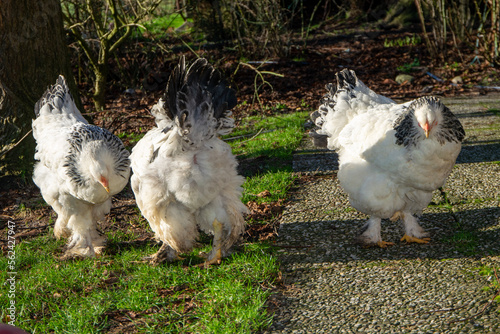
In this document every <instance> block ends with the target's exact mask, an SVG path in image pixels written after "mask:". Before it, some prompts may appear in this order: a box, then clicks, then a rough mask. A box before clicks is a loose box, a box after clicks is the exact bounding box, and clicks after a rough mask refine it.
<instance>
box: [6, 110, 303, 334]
mask: <svg viewBox="0 0 500 334" xmlns="http://www.w3.org/2000/svg"><path fill="white" fill-rule="evenodd" d="M306 118H307V113H305V112H303V113H298V114H289V115H278V116H276V117H271V118H266V119H263V118H249V119H244V120H243V121H242V124H243V126H242V127H241V128H239V129H238V130H237V131H236V135H248V134H253V133H255V132H258V131H260V129H262V132H264V130H268V131H269V130H270V131H272V132H269V133H266V134H262V136H263V137H261V138H260V135H259V136H256V137H255V138H251V137H252V136H251V137H245V138H244V139H241V140H240V139H239V140H233V141H230V144H231V145H232V146H233V147H234V150H235V151H236V152H239V154H240V157H245V158H247V157H254V158H258V157H265V158H266V159H267V158H269V157H271V158H270V159H271V160H270V161H269V162H268V163H266V166H267V167H266V168H265V169H264V170H263V172H261V173H257V174H255V175H252V176H251V177H248V178H247V179H246V182H245V184H244V185H243V187H244V196H243V198H242V200H243V201H244V202H247V201H250V200H252V201H259V202H262V201H267V202H272V201H277V200H280V199H283V198H286V196H287V190H288V189H289V188H290V186H291V185H292V184H293V182H294V179H295V175H294V174H293V173H292V170H291V166H290V165H289V164H288V165H287V164H283V161H285V162H291V158H292V152H293V150H294V149H295V148H296V147H297V146H298V145H299V143H300V141H301V139H302V136H303V132H304V129H303V123H304V121H305V119H306ZM124 136H125V137H126V139H129V140H134V139H136V136H134V135H124ZM231 136H235V134H232V135H231ZM244 141H246V142H245V143H243V142H244ZM255 142H257V143H259V144H255ZM242 144H244V147H243V145H242ZM276 161H278V162H276ZM264 190H268V191H269V192H270V194H271V195H270V196H268V197H262V198H260V197H257V196H256V195H257V194H259V193H260V192H262V191H264ZM20 207H21V208H22V210H21V211H23V210H27V209H29V208H27V207H26V206H20ZM129 223H130V226H131V227H133V228H134V231H135V230H136V228H137V227H140V228H144V229H149V227H148V226H147V225H146V223H145V221H144V220H143V219H141V218H134V219H132V220H130V221H129ZM259 223H260V222H259ZM113 224H114V221H112V222H111V227H112V226H113ZM121 225H123V224H121ZM134 231H133V230H132V228H131V229H130V230H127V229H116V230H113V229H112V232H108V235H107V238H108V244H107V248H106V250H105V252H104V254H102V255H101V256H100V257H98V258H95V259H85V260H69V261H60V260H59V259H58V257H60V256H61V255H62V253H63V249H64V243H65V240H60V241H57V240H55V238H54V236H53V230H52V229H49V230H48V231H47V233H44V234H43V235H41V236H38V237H35V238H32V239H29V240H23V241H22V242H20V244H18V245H17V246H16V248H15V252H16V261H15V271H16V272H17V274H16V275H15V277H16V292H15V302H16V317H17V320H16V322H15V324H16V325H17V326H18V327H21V328H23V329H25V330H28V331H30V332H34V333H49V332H55V333H105V332H108V331H109V330H111V329H112V328H114V327H115V326H122V325H123V324H125V325H130V326H131V327H130V328H120V329H119V331H120V332H127V331H130V330H131V329H133V330H137V331H139V332H141V333H187V332H189V333H191V332H192V333H252V332H258V331H260V330H263V329H265V328H266V327H268V326H269V324H270V323H271V322H272V315H270V314H269V313H268V312H267V310H266V308H265V303H266V300H267V298H268V296H269V295H270V293H271V289H270V288H269V287H271V286H272V285H273V284H274V281H275V279H276V277H278V276H279V263H277V260H276V258H275V256H274V251H273V248H272V247H271V246H269V245H268V244H266V243H261V242H256V243H246V244H244V245H243V247H242V248H241V249H239V250H237V251H236V252H235V253H234V254H233V255H231V256H230V257H228V258H226V259H224V261H223V262H222V264H221V265H219V266H212V267H210V268H207V269H204V268H199V267H197V266H196V265H197V264H201V263H203V261H204V260H203V258H201V257H200V256H199V255H198V253H199V252H200V251H208V250H210V248H211V245H210V242H211V238H208V237H205V238H203V236H202V237H201V238H200V243H201V246H200V247H198V248H196V249H194V250H193V251H192V252H191V253H189V254H183V257H184V260H182V261H177V262H175V263H171V264H163V265H160V266H156V267H154V266H151V265H149V264H148V263H143V262H142V261H141V259H142V258H143V257H144V256H147V255H151V254H152V253H154V252H156V251H157V250H158V247H159V245H157V244H155V243H153V242H150V243H147V242H146V243H144V242H142V243H135V244H134V241H135V240H137V237H138V235H137V234H136V233H137V232H134ZM8 261H9V259H8V258H7V257H5V256H4V257H1V258H0V268H7V265H8ZM7 278H8V271H7V270H1V271H0V281H1V282H6V279H7ZM10 300H11V298H10V297H9V291H8V285H6V284H2V285H1V286H0V305H8V304H9V303H10ZM6 316H7V310H6V308H2V309H0V319H2V320H1V321H3V322H6V321H8V318H7V317H6ZM115 329H116V328H115Z"/></svg>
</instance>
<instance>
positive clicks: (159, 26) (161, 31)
mask: <svg viewBox="0 0 500 334" xmlns="http://www.w3.org/2000/svg"><path fill="white" fill-rule="evenodd" d="M188 21H189V22H192V19H188ZM185 22H186V21H185V20H184V19H183V18H182V16H181V15H180V14H178V13H173V14H166V15H164V16H157V17H154V18H153V19H151V20H150V21H147V22H143V23H142V26H143V27H144V28H146V29H144V28H142V27H139V28H138V29H137V31H136V32H135V34H136V36H134V37H138V36H142V35H143V34H144V33H145V31H146V30H147V32H148V33H149V34H151V36H153V37H154V38H157V39H161V38H164V37H166V36H167V35H168V34H169V33H171V32H172V30H175V29H177V28H179V27H180V26H182V25H183V24H184V23H185ZM189 31H190V28H188V29H187V30H186V32H189Z"/></svg>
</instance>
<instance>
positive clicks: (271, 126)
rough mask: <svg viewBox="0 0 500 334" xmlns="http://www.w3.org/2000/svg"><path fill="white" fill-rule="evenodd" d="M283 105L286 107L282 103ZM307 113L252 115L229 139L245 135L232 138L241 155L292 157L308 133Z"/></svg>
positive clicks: (246, 156) (236, 152)
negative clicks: (264, 116) (306, 130)
mask: <svg viewBox="0 0 500 334" xmlns="http://www.w3.org/2000/svg"><path fill="white" fill-rule="evenodd" d="M278 107H281V108H282V106H278ZM307 117H308V113H307V112H297V113H292V114H283V115H277V116H273V117H267V118H263V117H255V116H254V117H248V118H246V119H243V120H242V122H241V124H240V125H239V127H238V129H237V130H235V131H234V132H233V133H231V134H230V135H229V136H226V139H227V138H235V137H239V136H245V137H243V138H240V139H236V140H231V141H229V144H230V145H231V147H232V148H233V153H234V154H236V155H239V156H240V158H255V157H258V156H267V157H272V158H281V159H291V157H292V153H293V151H294V150H295V149H296V148H297V147H298V145H299V144H300V141H301V140H302V136H303V134H304V129H303V124H304V122H305V120H306V119H307Z"/></svg>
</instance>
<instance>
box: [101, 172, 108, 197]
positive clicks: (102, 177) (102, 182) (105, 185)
mask: <svg viewBox="0 0 500 334" xmlns="http://www.w3.org/2000/svg"><path fill="white" fill-rule="evenodd" d="M99 183H100V184H101V185H102V186H103V187H104V189H106V191H107V192H108V193H109V183H108V180H107V179H106V178H105V177H104V176H101V179H100V180H99Z"/></svg>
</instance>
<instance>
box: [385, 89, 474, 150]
mask: <svg viewBox="0 0 500 334" xmlns="http://www.w3.org/2000/svg"><path fill="white" fill-rule="evenodd" d="M421 107H428V108H434V109H436V110H440V112H441V113H442V115H443V121H442V123H441V124H440V128H439V131H438V132H436V139H437V140H438V142H439V143H440V144H441V145H443V144H445V142H456V143H459V142H462V140H463V139H464V137H465V131H464V128H463V127H462V124H461V123H460V121H459V120H458V118H457V117H456V116H455V115H454V114H453V113H452V112H451V111H450V109H448V107H446V106H445V105H444V104H442V103H441V101H440V100H439V99H438V98H436V97H422V98H419V99H417V100H415V101H413V103H412V104H410V105H409V106H408V108H406V109H404V111H403V112H402V113H401V115H400V116H399V117H398V118H397V119H396V120H395V121H394V129H395V130H396V135H395V136H396V144H398V145H404V146H405V147H408V148H409V147H412V146H416V145H417V143H418V140H419V139H421V137H422V133H421V132H420V131H418V128H416V127H415V125H414V122H413V117H414V114H415V110H416V109H417V108H421Z"/></svg>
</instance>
